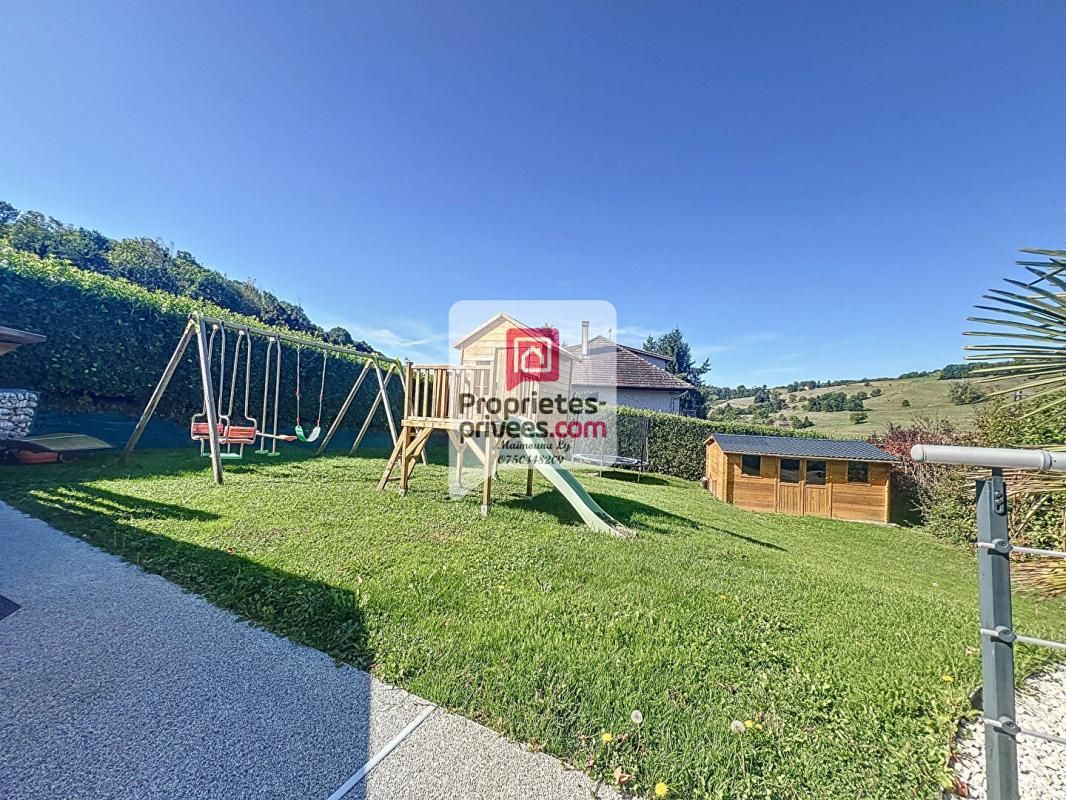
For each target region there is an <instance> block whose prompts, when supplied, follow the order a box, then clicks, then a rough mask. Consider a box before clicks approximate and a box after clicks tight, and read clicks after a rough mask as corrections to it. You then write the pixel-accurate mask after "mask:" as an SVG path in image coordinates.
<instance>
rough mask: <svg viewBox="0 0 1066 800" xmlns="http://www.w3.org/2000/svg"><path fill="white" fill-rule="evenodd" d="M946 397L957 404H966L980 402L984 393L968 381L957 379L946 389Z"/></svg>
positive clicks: (983, 397)
mask: <svg viewBox="0 0 1066 800" xmlns="http://www.w3.org/2000/svg"><path fill="white" fill-rule="evenodd" d="M948 399H949V400H951V402H952V403H954V404H955V405H957V406H966V405H970V404H971V403H980V402H981V401H982V400H984V399H985V395H984V392H982V391H981V390H980V389H978V388H977V387H976V386H974V385H973V384H972V383H970V382H969V381H959V382H958V383H956V384H954V385H953V386H952V387H951V389H950V390H949V391H948Z"/></svg>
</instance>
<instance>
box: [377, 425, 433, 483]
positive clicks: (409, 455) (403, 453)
mask: <svg viewBox="0 0 1066 800" xmlns="http://www.w3.org/2000/svg"><path fill="white" fill-rule="evenodd" d="M432 433H433V428H432V427H431V426H428V425H427V426H425V427H422V428H418V427H416V426H414V425H409V424H408V423H407V421H406V420H404V422H403V429H402V430H401V432H400V437H399V438H398V439H397V440H396V446H395V447H394V448H393V449H392V455H390V456H389V461H388V463H387V464H386V465H385V472H384V473H383V474H382V476H381V480H380V481H378V491H381V490H382V489H384V488H385V486H386V485H387V484H388V483H389V482H390V481H399V482H400V491H401V492H406V491H407V482H408V480H410V478H411V473H412V472H414V469H415V464H416V463H418V459H419V458H420V457H421V456H422V453H423V452H424V451H425V449H426V444H427V443H428V442H429V437H430V435H431V434H432ZM397 464H402V466H401V468H400V474H399V475H397V476H395V477H393V474H392V473H393V472H395V471H396V466H397Z"/></svg>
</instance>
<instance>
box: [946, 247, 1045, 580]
mask: <svg viewBox="0 0 1066 800" xmlns="http://www.w3.org/2000/svg"><path fill="white" fill-rule="evenodd" d="M1022 252H1023V253H1028V254H1030V255H1035V256H1042V257H1044V258H1046V259H1047V260H1046V261H1036V260H1024V261H1019V262H1018V265H1019V266H1021V267H1022V268H1024V269H1025V270H1026V272H1027V273H1028V274H1026V275H1024V276H1023V278H1024V280H1015V279H1012V278H1006V279H1005V282H1006V283H1007V284H1008V285H1009V286H1010V287H1011V288H1010V289H992V290H990V291H989V292H988V294H986V295H984V298H985V299H986V300H988V301H989V302H990V305H980V306H977V308H978V309H980V310H981V311H982V312H990V313H991V314H994V315H995V316H978V317H970V318H969V320H970V321H971V322H976V323H978V324H979V325H983V326H987V327H986V328H985V329H984V330H976V331H967V332H966V333H967V335H970V336H980V337H982V341H983V342H985V344H979V345H968V346H967V347H966V349H967V350H968V351H970V353H971V355H969V356H968V357H967V358H968V360H969V361H971V362H974V361H976V362H984V364H983V365H981V364H980V363H979V364H978V365H977V366H978V369H975V370H974V371H975V372H980V373H981V374H982V375H985V376H987V377H989V378H993V379H995V378H1003V377H1007V376H1010V375H1017V376H1020V377H1021V379H1022V380H1021V383H1020V384H1019V385H1017V386H1015V387H1012V388H1013V393H1014V396H1015V398H1017V399H1016V400H1015V401H1014V403H1012V404H1011V405H1012V415H1014V416H1017V417H1019V418H1020V421H1026V420H1031V419H1032V418H1038V417H1041V416H1046V415H1047V414H1048V413H1049V412H1050V413H1053V414H1054V415H1056V416H1061V412H1062V407H1063V404H1066V328H1064V327H1063V320H1064V319H1066V276H1063V274H1062V273H1063V271H1064V270H1066V250H1034V249H1025V250H1023V251H1022ZM1034 276H1035V278H1036V280H1033V277H1034ZM960 385H961V384H960ZM952 388H953V389H954V388H955V387H952ZM1018 412H1022V413H1020V414H1019V413H1018ZM1018 483H1019V484H1020V485H1018V486H1012V492H1014V493H1015V495H1016V496H1018V495H1023V496H1024V495H1026V494H1028V495H1031V496H1033V497H1034V499H1036V502H1037V503H1042V502H1044V500H1045V499H1046V496H1047V494H1048V493H1049V492H1051V493H1054V492H1056V491H1062V490H1063V489H1066V476H1064V475H1063V474H1062V473H1057V474H1056V473H1051V474H1049V475H1048V476H1047V477H1046V478H1045V479H1043V480H1036V481H1020V482H1018ZM1060 518H1061V517H1060ZM1063 548H1064V549H1066V541H1064V542H1063ZM1026 566H1027V568H1028V569H1029V570H1031V572H1030V573H1029V575H1028V579H1029V580H1030V581H1031V585H1034V586H1036V587H1038V588H1041V589H1043V590H1045V591H1047V592H1049V593H1052V594H1066V561H1062V562H1057V561H1055V560H1054V559H1046V560H1045V561H1035V562H1032V563H1031V564H1028V565H1026ZM1023 574H1025V573H1024V572H1023Z"/></svg>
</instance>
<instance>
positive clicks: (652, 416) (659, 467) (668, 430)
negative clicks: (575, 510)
mask: <svg viewBox="0 0 1066 800" xmlns="http://www.w3.org/2000/svg"><path fill="white" fill-rule="evenodd" d="M618 414H619V418H620V426H621V420H622V418H625V417H643V418H646V419H648V420H650V429H649V432H648V461H649V462H650V463H649V466H648V468H649V469H650V470H651V471H653V472H661V473H664V474H666V475H675V476H677V477H679V478H686V479H688V480H692V481H698V480H700V479H701V478H702V477H703V476H704V474H705V471H706V470H705V464H706V456H707V448H706V441H707V438H708V437H709V436H710V435H711V434H713V433H747V434H755V435H761V436H793V437H799V438H804V439H828V438H831V437H829V436H826V435H825V434H822V433H817V432H815V431H798V430H793V429H789V428H778V427H774V426H771V425H756V424H752V423H747V422H729V421H724V420H707V419H696V418H695V417H681V416H677V415H674V414H664V413H662V412H659V411H645V410H642V409H635V408H625V407H619V408H618Z"/></svg>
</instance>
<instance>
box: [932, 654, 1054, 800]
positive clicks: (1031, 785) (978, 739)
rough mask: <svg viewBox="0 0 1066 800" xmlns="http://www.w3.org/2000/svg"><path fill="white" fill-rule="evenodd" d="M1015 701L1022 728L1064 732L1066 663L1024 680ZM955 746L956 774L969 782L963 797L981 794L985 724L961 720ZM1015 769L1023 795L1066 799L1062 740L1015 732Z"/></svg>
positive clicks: (1028, 798) (1035, 798)
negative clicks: (1056, 741)
mask: <svg viewBox="0 0 1066 800" xmlns="http://www.w3.org/2000/svg"><path fill="white" fill-rule="evenodd" d="M1017 707H1018V722H1019V724H1020V725H1021V726H1022V727H1023V728H1029V729H1030V730H1034V731H1042V732H1043V733H1051V734H1054V735H1056V736H1066V664H1060V665H1059V666H1058V667H1057V668H1056V669H1053V670H1051V671H1050V672H1046V673H1044V674H1042V675H1038V676H1036V677H1035V678H1032V679H1030V680H1028V681H1026V683H1025V686H1024V688H1023V689H1022V690H1021V691H1020V692H1019V693H1018V704H1017ZM956 747H957V750H958V758H957V759H956V763H955V774H956V775H957V776H958V778H959V781H960V782H961V783H962V784H964V785H965V786H967V787H969V794H967V795H965V797H967V798H970V799H971V800H973V799H974V798H977V800H983V799H984V798H985V738H984V724H983V723H982V722H981V721H980V720H978V721H977V722H973V723H966V724H965V725H963V727H962V731H961V733H960V735H959V738H958V740H957V742H956ZM1018 771H1019V780H1020V786H1021V797H1022V800H1066V745H1061V744H1056V743H1054V742H1047V741H1044V740H1043V739H1034V738H1033V737H1031V736H1019V737H1018ZM948 797H950V798H955V797H958V795H955V794H949V795H948Z"/></svg>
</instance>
